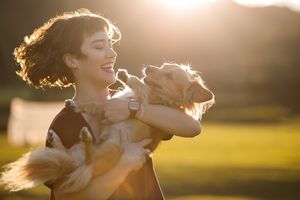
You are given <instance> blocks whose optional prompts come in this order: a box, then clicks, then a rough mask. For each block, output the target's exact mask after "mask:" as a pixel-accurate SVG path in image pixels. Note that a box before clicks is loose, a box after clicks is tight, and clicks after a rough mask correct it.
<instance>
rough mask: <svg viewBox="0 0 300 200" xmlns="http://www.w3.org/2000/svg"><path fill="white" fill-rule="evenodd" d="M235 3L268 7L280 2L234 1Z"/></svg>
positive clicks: (262, 0) (272, 0) (275, 0)
mask: <svg viewBox="0 0 300 200" xmlns="http://www.w3.org/2000/svg"><path fill="white" fill-rule="evenodd" d="M235 1H236V2H237V3H239V4H242V5H246V6H270V5H273V4H275V3H279V2H281V1H280V0H235Z"/></svg>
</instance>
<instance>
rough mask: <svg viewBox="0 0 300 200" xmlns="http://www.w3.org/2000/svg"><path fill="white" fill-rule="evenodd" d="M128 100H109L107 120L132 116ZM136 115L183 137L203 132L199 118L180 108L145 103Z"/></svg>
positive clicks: (144, 120) (117, 119) (106, 112)
mask: <svg viewBox="0 0 300 200" xmlns="http://www.w3.org/2000/svg"><path fill="white" fill-rule="evenodd" d="M128 102H129V100H128V99H121V98H114V99H110V100H108V101H107V102H106V103H105V105H104V108H103V110H104V113H105V117H106V120H105V121H108V122H109V123H115V122H118V121H122V120H125V119H128V118H129V116H130V112H129V109H128ZM141 111H142V112H141ZM136 117H137V119H139V120H141V121H143V122H145V123H147V124H149V125H151V126H154V127H156V128H158V129H161V130H162V131H164V132H166V133H170V134H173V135H177V136H181V137H194V136H196V135H198V134H200V132H201V127H200V122H199V121H198V120H195V119H194V118H193V117H191V116H189V115H188V114H186V113H184V112H182V111H180V110H178V109H175V108H171V107H167V106H162V105H153V104H147V103H144V104H143V108H142V109H141V110H139V111H138V112H137V115H136Z"/></svg>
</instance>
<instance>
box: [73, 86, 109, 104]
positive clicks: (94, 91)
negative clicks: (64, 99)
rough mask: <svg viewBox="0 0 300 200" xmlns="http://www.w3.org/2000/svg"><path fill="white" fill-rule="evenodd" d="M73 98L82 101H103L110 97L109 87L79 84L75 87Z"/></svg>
mask: <svg viewBox="0 0 300 200" xmlns="http://www.w3.org/2000/svg"><path fill="white" fill-rule="evenodd" d="M74 90H75V93H74V96H73V100H74V101H77V102H81V103H89V102H98V103H99V102H103V101H105V100H107V99H108V98H109V89H108V87H97V88H96V87H83V86H80V85H79V84H77V85H76V86H75V87H74Z"/></svg>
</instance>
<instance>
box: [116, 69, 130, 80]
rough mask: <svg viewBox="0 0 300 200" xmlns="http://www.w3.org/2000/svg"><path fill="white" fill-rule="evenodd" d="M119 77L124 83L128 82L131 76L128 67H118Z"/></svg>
mask: <svg viewBox="0 0 300 200" xmlns="http://www.w3.org/2000/svg"><path fill="white" fill-rule="evenodd" d="M117 78H118V79H119V80H120V81H122V82H123V83H126V82H127V80H128V78H129V74H128V73H127V70H126V69H118V72H117Z"/></svg>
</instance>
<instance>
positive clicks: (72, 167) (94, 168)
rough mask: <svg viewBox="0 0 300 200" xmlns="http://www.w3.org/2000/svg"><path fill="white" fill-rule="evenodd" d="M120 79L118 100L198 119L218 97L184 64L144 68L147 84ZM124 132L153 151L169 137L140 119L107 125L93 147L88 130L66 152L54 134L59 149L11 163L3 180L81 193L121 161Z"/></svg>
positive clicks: (122, 74) (97, 111)
mask: <svg viewBox="0 0 300 200" xmlns="http://www.w3.org/2000/svg"><path fill="white" fill-rule="evenodd" d="M118 79H119V80H120V81H121V82H122V83H123V84H124V85H125V86H126V89H125V90H124V91H121V92H119V93H117V94H116V95H115V96H114V97H116V98H130V97H135V98H137V99H139V100H140V101H141V102H147V103H150V104H160V105H166V106H170V107H174V108H177V109H180V110H182V111H184V112H186V113H188V114H190V115H192V116H193V117H195V118H199V117H200V116H201V115H202V114H203V113H204V112H205V110H207V109H208V108H209V107H210V106H212V105H213V103H214V95H213V93H212V92H211V91H209V90H208V89H207V88H206V87H205V86H204V84H203V81H202V79H201V78H200V76H199V75H197V73H196V72H195V71H193V70H191V69H190V68H189V67H188V66H185V65H178V64H169V63H165V64H163V65H162V66H161V67H155V66H151V65H149V66H147V67H146V68H145V70H144V78H143V80H140V79H138V78H137V77H135V76H131V75H129V74H128V73H127V71H126V70H119V71H118ZM69 106H71V107H73V108H74V110H75V111H76V112H86V113H90V114H94V115H102V111H101V105H98V104H75V103H74V102H73V103H72V102H71V103H70V104H69ZM141 112H143V110H141ZM120 130H125V132H126V133H127V136H128V138H129V141H131V142H138V141H140V140H143V139H145V138H152V144H151V145H150V146H149V148H150V149H151V151H153V150H154V149H155V148H156V147H157V145H158V144H159V142H160V141H161V140H162V138H163V137H164V133H163V132H161V131H159V130H157V129H154V128H153V127H151V126H149V125H147V124H145V123H142V122H141V121H139V120H136V119H128V120H125V121H123V122H118V123H115V124H112V125H108V126H105V127H104V129H103V130H102V133H101V137H100V138H99V139H98V141H97V144H95V145H93V144H92V143H91V141H92V136H91V134H90V133H89V132H88V129H86V128H84V129H83V130H82V131H81V133H80V135H81V143H80V144H76V145H73V146H72V147H71V148H70V149H65V148H64V146H63V145H62V144H61V141H60V139H59V137H58V136H57V135H56V134H55V133H54V132H53V131H51V130H50V133H49V134H48V136H49V137H48V140H49V141H50V142H51V143H52V145H53V147H54V148H43V149H39V150H36V151H32V152H29V153H27V154H26V155H24V156H23V157H22V158H20V159H19V160H17V161H16V162H14V163H11V164H9V165H8V166H7V170H6V171H5V172H4V173H3V175H2V177H1V182H2V183H3V184H5V185H6V188H7V189H9V190H11V191H18V190H21V189H26V188H30V187H34V186H36V185H38V184H41V183H44V182H45V181H48V180H54V181H56V182H60V184H56V185H58V186H57V187H58V189H59V190H60V191H62V192H72V191H77V190H79V189H82V188H84V187H85V186H86V185H87V184H88V183H89V181H90V180H91V178H92V177H93V176H97V175H101V174H103V173H105V172H106V171H107V170H109V169H110V168H111V167H112V166H114V165H115V164H116V162H117V161H118V159H119V158H120V156H121V153H122V149H121V147H120V146H121V145H120V144H119V142H120V138H119V137H120V134H119V133H120ZM48 166H49V167H48ZM37 172H38V173H37ZM83 174H84V175H83Z"/></svg>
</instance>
